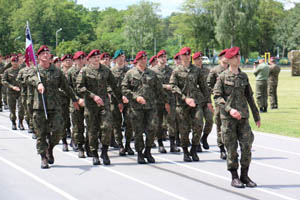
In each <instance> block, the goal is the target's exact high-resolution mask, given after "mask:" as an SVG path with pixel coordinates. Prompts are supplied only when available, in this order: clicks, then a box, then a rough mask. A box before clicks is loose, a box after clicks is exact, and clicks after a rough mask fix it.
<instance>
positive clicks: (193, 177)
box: [0, 111, 300, 200]
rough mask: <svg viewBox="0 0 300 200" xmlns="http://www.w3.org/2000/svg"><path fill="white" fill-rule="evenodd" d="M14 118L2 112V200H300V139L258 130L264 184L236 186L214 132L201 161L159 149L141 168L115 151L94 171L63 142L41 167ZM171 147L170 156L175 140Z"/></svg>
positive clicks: (259, 174)
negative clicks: (15, 127) (48, 165)
mask: <svg viewBox="0 0 300 200" xmlns="http://www.w3.org/2000/svg"><path fill="white" fill-rule="evenodd" d="M8 115H9V113H8V111H5V112H2V113H0V200H48V199H49V200H60V199H62V200H63V199H69V200H76V199H78V200H81V199H82V200H83V199H84V200H93V199H97V200H98V199H102V200H104V199H109V200H113V199H116V200H120V199H122V200H126V199H139V200H142V199H143V200H148V199H149V200H177V199H180V200H185V199H206V200H209V199H222V200H225V199H230V200H235V199H236V200H241V199H263V200H269V199H270V200H277V199H285V200H294V199H300V148H299V147H300V139H296V138H291V137H284V136H277V135H273V134H266V133H259V132H255V133H254V134H255V140H254V145H253V154H252V156H253V159H252V163H251V166H250V171H249V176H250V177H251V179H252V180H254V181H255V182H256V183H257V184H258V187H257V188H244V189H237V188H233V187H231V186H230V181H231V176H230V174H229V172H228V171H227V170H226V161H223V160H220V158H219V150H218V147H217V146H216V132H215V128H214V130H213V132H212V133H211V135H210V136H209V138H208V141H209V144H210V150H208V151H204V152H203V153H199V154H198V155H199V157H200V162H191V163H186V162H183V161H182V157H183V155H182V153H177V154H172V153H169V152H168V153H167V154H160V153H158V150H157V148H156V149H152V153H153V156H154V157H155V159H156V163H155V164H147V165H139V164H137V163H136V155H135V156H126V157H120V156H119V155H118V150H113V149H110V150H109V156H110V159H111V163H112V164H111V165H110V166H104V165H100V166H93V165H92V159H91V158H85V159H82V158H81V159H80V158H78V157H77V152H73V151H72V150H71V148H70V147H69V150H70V151H69V152H62V150H61V149H62V145H61V144H60V145H57V146H56V147H55V150H54V157H55V163H54V165H51V168H50V169H41V168H40V156H39V155H38V154H37V152H36V147H35V143H36V141H35V140H33V139H31V134H28V133H27V130H25V131H19V130H18V131H13V130H11V123H10V121H9V118H8ZM164 144H165V147H166V149H167V151H169V141H166V142H164ZM131 146H133V144H132V145H131Z"/></svg>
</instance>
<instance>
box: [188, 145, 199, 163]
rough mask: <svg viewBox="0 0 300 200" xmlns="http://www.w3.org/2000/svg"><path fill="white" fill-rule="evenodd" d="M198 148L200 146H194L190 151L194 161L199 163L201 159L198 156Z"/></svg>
mask: <svg viewBox="0 0 300 200" xmlns="http://www.w3.org/2000/svg"><path fill="white" fill-rule="evenodd" d="M197 148H198V145H192V148H191V150H190V155H191V156H192V159H193V161H199V157H198V155H197Z"/></svg>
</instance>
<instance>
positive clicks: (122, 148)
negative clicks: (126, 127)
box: [119, 143, 126, 156]
mask: <svg viewBox="0 0 300 200" xmlns="http://www.w3.org/2000/svg"><path fill="white" fill-rule="evenodd" d="M119 155H120V156H126V150H125V148H124V146H123V144H122V143H121V144H119Z"/></svg>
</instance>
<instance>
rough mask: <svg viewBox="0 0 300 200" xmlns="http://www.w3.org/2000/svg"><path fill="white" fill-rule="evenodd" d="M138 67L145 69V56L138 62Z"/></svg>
mask: <svg viewBox="0 0 300 200" xmlns="http://www.w3.org/2000/svg"><path fill="white" fill-rule="evenodd" d="M138 63H139V65H141V66H143V67H146V66H147V56H144V57H142V58H140V59H139V60H138Z"/></svg>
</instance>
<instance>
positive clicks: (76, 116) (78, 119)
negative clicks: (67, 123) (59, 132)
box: [71, 107, 85, 145]
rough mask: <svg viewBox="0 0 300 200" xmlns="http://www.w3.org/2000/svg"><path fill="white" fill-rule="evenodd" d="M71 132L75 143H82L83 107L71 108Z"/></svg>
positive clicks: (83, 140) (83, 142)
mask: <svg viewBox="0 0 300 200" xmlns="http://www.w3.org/2000/svg"><path fill="white" fill-rule="evenodd" d="M71 119H72V134H73V139H74V141H75V143H76V144H78V145H84V144H85V139H84V108H82V107H80V109H79V110H76V109H74V110H72V112H71Z"/></svg>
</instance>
